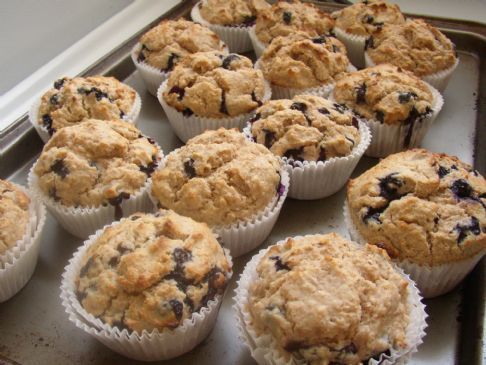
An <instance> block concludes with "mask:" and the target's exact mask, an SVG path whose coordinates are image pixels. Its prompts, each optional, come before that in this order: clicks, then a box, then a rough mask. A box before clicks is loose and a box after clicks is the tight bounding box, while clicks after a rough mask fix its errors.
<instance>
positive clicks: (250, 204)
mask: <svg viewBox="0 0 486 365" xmlns="http://www.w3.org/2000/svg"><path fill="white" fill-rule="evenodd" d="M280 169H281V165H280V162H279V159H278V158H277V157H276V156H275V155H273V154H272V153H271V152H270V151H269V150H268V149H266V148H265V147H264V146H262V145H259V144H255V143H252V142H250V141H248V140H247V139H246V138H245V137H244V136H243V134H242V133H239V132H238V131H237V130H235V129H233V130H227V129H222V128H221V129H219V130H215V131H206V132H204V133H203V134H201V135H199V136H197V137H194V138H192V139H190V140H189V141H188V142H187V144H186V145H185V146H184V147H182V148H180V149H178V150H175V151H173V152H172V153H171V154H169V155H168V156H167V158H166V160H165V165H164V167H163V168H161V169H160V170H158V171H157V172H156V173H155V174H154V176H153V180H152V182H153V184H152V195H153V196H154V198H155V199H156V200H157V201H158V203H159V205H160V206H161V207H164V208H168V209H172V210H174V211H176V212H177V213H179V214H183V215H185V216H188V217H191V218H193V219H195V220H197V221H200V222H205V223H207V224H209V225H210V226H227V225H231V224H233V223H236V222H238V221H242V220H246V219H249V218H251V217H253V216H255V215H257V214H259V213H261V212H262V211H263V210H264V209H265V207H267V206H268V205H269V204H270V203H271V202H272V200H273V199H274V198H275V197H276V196H277V189H278V188H279V184H280V174H279V171H280Z"/></svg>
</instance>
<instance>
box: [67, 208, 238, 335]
mask: <svg viewBox="0 0 486 365" xmlns="http://www.w3.org/2000/svg"><path fill="white" fill-rule="evenodd" d="M230 277H231V266H230V263H229V261H228V259H227V257H226V255H225V253H224V251H223V249H222V247H221V245H220V244H219V243H218V241H217V240H216V238H215V236H214V234H213V233H212V231H211V230H210V229H209V228H208V226H207V225H206V224H203V223H198V222H195V221H194V220H192V219H190V218H187V217H183V216H180V215H178V214H176V213H174V212H172V211H163V210H160V211H158V212H157V213H155V214H143V213H136V214H133V215H131V216H130V217H128V218H127V219H125V220H123V221H122V222H120V223H119V224H116V225H112V226H110V227H107V228H105V229H104V231H103V233H101V235H100V236H99V238H97V239H96V240H95V242H94V243H93V244H92V245H91V246H90V247H89V249H88V250H87V252H86V254H85V255H84V257H83V259H82V266H81V270H80V272H79V274H78V276H77V278H76V283H75V285H76V295H77V298H78V300H79V302H80V303H81V305H82V306H83V307H84V309H86V311H87V312H88V313H91V314H92V315H93V316H95V317H97V318H99V319H101V320H102V321H103V322H104V323H107V324H108V325H110V326H114V327H118V328H119V329H120V330H122V329H127V330H129V331H132V330H133V331H137V332H139V333H141V332H142V330H147V331H149V332H150V331H151V330H153V329H158V330H159V331H161V330H163V329H165V328H169V329H174V328H176V327H178V326H179V325H181V324H182V323H183V321H184V320H185V319H187V318H191V316H192V314H193V313H194V312H199V311H200V310H201V308H203V307H207V306H208V302H209V301H210V300H213V299H214V298H215V297H216V296H218V295H221V294H222V293H223V292H224V289H225V287H226V285H227V283H228V280H229V278H230Z"/></svg>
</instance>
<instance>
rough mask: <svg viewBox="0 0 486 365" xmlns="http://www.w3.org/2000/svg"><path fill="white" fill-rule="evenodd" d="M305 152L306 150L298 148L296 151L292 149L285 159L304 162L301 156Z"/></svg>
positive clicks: (287, 152) (285, 155)
mask: <svg viewBox="0 0 486 365" xmlns="http://www.w3.org/2000/svg"><path fill="white" fill-rule="evenodd" d="M303 152H304V149H303V148H302V147H301V148H296V149H290V150H287V151H285V153H284V157H287V158H288V159H289V160H290V159H292V160H294V161H304V159H303V158H302V157H300V155H301V154H302V153H303Z"/></svg>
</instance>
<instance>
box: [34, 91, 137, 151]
mask: <svg viewBox="0 0 486 365" xmlns="http://www.w3.org/2000/svg"><path fill="white" fill-rule="evenodd" d="M40 105H41V97H39V98H38V99H37V100H36V101H34V103H33V104H32V106H31V107H30V109H29V121H30V123H31V124H32V125H33V126H34V128H35V130H36V131H37V134H38V135H39V137H40V138H41V139H42V142H44V143H47V141H49V139H50V138H51V135H50V134H49V131H48V130H47V128H46V127H45V126H44V125H42V124H39V123H38V120H37V118H38V115H39V108H40ZM141 108H142V99H141V98H140V95H139V94H138V93H137V92H135V101H134V102H133V106H132V109H131V110H130V112H129V113H128V114H127V115H125V116H124V117H123V118H122V119H123V120H124V121H126V122H129V123H132V124H133V125H137V118H138V115H139V114H140V110H141Z"/></svg>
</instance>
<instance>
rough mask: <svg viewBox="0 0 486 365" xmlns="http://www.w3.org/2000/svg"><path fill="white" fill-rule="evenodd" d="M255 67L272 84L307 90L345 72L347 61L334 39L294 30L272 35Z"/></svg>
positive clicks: (333, 80) (340, 46)
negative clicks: (279, 35)
mask: <svg viewBox="0 0 486 365" xmlns="http://www.w3.org/2000/svg"><path fill="white" fill-rule="evenodd" d="M258 66H259V68H260V69H261V70H262V72H263V75H264V77H265V79H266V80H268V81H270V82H271V83H272V85H277V86H280V87H285V88H293V89H308V88H314V87H318V86H324V85H328V84H331V83H334V82H335V80H337V79H339V78H340V77H342V76H343V75H344V74H345V73H346V71H347V69H348V67H349V60H348V57H347V56H346V48H345V47H344V45H343V44H342V43H341V42H340V41H339V40H338V39H336V38H334V37H326V36H322V35H321V36H309V35H307V34H305V33H295V34H292V35H289V36H287V37H277V38H275V39H274V40H273V41H272V43H271V44H270V46H268V47H267V48H266V49H265V51H264V52H263V55H262V57H261V58H260V60H259V62H258Z"/></svg>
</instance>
